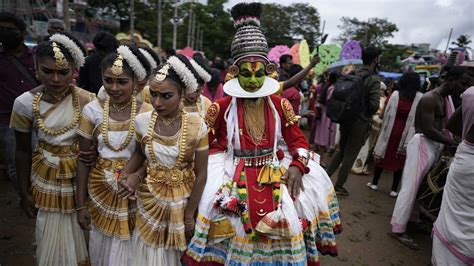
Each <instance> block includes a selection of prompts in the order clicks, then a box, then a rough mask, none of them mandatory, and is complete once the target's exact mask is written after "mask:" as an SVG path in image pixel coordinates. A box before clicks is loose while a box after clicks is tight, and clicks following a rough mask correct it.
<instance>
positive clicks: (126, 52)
mask: <svg viewBox="0 0 474 266" xmlns="http://www.w3.org/2000/svg"><path fill="white" fill-rule="evenodd" d="M117 53H119V54H120V55H121V56H122V57H123V59H125V60H126V61H127V63H128V65H129V66H130V68H131V69H132V71H133V73H134V74H135V76H137V78H138V80H139V81H142V80H143V79H145V78H146V70H145V68H144V67H143V65H142V63H140V60H138V58H137V57H136V56H135V55H134V54H133V53H132V51H131V50H130V48H128V47H127V46H125V45H120V47H119V48H117Z"/></svg>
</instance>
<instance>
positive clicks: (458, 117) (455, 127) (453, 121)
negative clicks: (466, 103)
mask: <svg viewBox="0 0 474 266" xmlns="http://www.w3.org/2000/svg"><path fill="white" fill-rule="evenodd" d="M446 129H447V130H449V131H450V132H451V133H453V134H454V135H456V136H457V137H461V136H462V107H459V108H458V109H456V111H455V112H454V113H453V115H451V117H450V118H449V120H448V123H447V124H446Z"/></svg>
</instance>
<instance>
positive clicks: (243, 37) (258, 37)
mask: <svg viewBox="0 0 474 266" xmlns="http://www.w3.org/2000/svg"><path fill="white" fill-rule="evenodd" d="M230 12H231V15H232V18H233V19H234V27H235V28H236V29H237V32H236V33H235V36H234V40H233V41H232V46H231V54H232V57H233V59H234V61H238V60H239V59H241V58H242V57H246V56H251V55H253V56H256V55H260V56H261V57H262V59H265V60H266V61H267V62H268V59H267V58H266V57H267V54H268V44H267V39H266V38H265V35H263V33H262V30H261V29H260V15H261V13H262V5H261V4H260V3H240V4H237V5H235V6H234V7H232V9H231V11H230Z"/></svg>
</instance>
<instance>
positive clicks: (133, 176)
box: [118, 141, 146, 199]
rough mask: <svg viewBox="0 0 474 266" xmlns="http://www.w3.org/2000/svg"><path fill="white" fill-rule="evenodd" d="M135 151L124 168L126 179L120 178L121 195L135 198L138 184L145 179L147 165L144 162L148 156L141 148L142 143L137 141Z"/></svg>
mask: <svg viewBox="0 0 474 266" xmlns="http://www.w3.org/2000/svg"><path fill="white" fill-rule="evenodd" d="M135 147H136V148H135V152H134V153H133V154H132V157H130V160H128V162H127V166H125V168H124V169H123V172H124V176H125V177H126V179H123V180H120V182H119V185H120V189H119V191H118V193H119V194H120V196H121V197H124V198H130V199H135V197H134V194H135V190H136V189H137V188H138V185H139V184H140V183H141V182H142V181H143V180H144V179H145V174H146V170H145V166H144V165H143V162H145V160H146V156H145V154H144V152H143V150H142V148H141V143H140V142H138V141H137V143H136V146H135Z"/></svg>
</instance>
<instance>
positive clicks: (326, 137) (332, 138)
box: [314, 86, 337, 147]
mask: <svg viewBox="0 0 474 266" xmlns="http://www.w3.org/2000/svg"><path fill="white" fill-rule="evenodd" d="M333 90H334V86H331V87H329V88H328V93H327V96H326V101H327V100H329V98H330V97H331V95H332V92H333ZM336 126H337V125H336V123H332V122H331V119H329V117H327V116H326V107H325V106H324V105H321V117H320V119H319V120H317V121H316V125H315V127H316V130H315V133H314V144H316V145H319V146H323V147H330V146H333V145H334V144H335V143H336Z"/></svg>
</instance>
